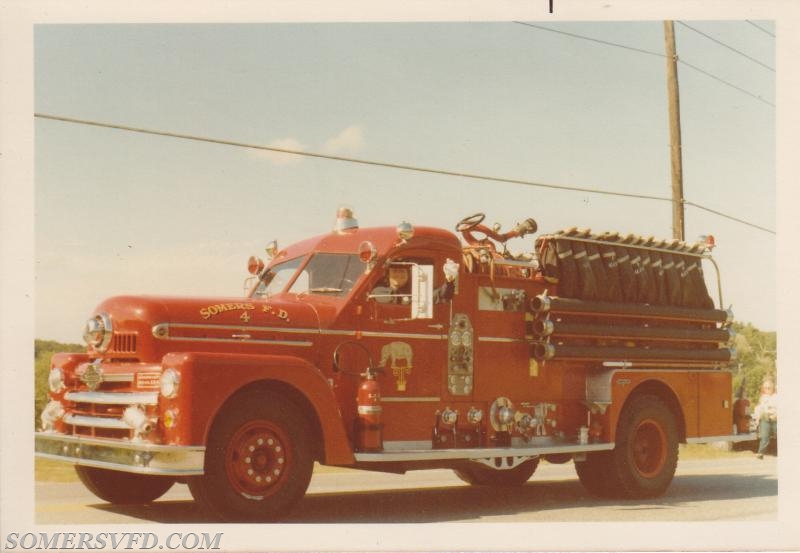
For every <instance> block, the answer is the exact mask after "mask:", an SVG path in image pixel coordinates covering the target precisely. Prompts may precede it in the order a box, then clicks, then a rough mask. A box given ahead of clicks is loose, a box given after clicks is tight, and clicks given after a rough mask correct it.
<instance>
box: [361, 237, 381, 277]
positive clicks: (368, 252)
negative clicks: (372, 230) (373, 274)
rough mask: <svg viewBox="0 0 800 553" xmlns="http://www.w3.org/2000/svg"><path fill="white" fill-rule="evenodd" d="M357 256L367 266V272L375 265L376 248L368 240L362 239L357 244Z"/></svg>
mask: <svg viewBox="0 0 800 553" xmlns="http://www.w3.org/2000/svg"><path fill="white" fill-rule="evenodd" d="M358 258H359V259H360V260H361V262H362V263H364V264H365V265H366V266H367V272H369V271H371V270H372V268H373V267H374V266H375V260H376V259H377V258H378V248H376V247H375V244H373V243H372V242H370V241H369V240H364V241H363V242H361V244H359V245H358Z"/></svg>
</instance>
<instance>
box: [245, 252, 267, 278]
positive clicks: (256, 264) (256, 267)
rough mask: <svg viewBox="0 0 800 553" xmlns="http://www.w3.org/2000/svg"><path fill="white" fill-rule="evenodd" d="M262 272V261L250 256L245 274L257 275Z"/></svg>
mask: <svg viewBox="0 0 800 553" xmlns="http://www.w3.org/2000/svg"><path fill="white" fill-rule="evenodd" d="M263 270H264V261H263V260H262V259H261V258H260V257H256V256H254V255H253V256H250V259H248V260H247V272H248V273H250V274H251V275H259V274H260V273H261V271H263Z"/></svg>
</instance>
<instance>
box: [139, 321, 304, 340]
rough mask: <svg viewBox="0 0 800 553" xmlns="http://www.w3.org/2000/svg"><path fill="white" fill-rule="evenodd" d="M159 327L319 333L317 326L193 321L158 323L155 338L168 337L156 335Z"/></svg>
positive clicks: (167, 328)
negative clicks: (202, 322) (217, 323)
mask: <svg viewBox="0 0 800 553" xmlns="http://www.w3.org/2000/svg"><path fill="white" fill-rule="evenodd" d="M159 328H165V329H166V330H167V333H169V330H170V329H171V328H187V329H191V330H238V331H240V332H241V331H254V330H256V331H261V332H283V333H285V334H310V333H312V334H319V329H317V328H282V327H272V326H250V325H213V324H193V323H160V324H157V325H154V326H153V334H154V336H155V337H156V338H170V336H169V334H167V335H166V336H158V335H157V334H156V333H155V331H156V330H157V329H159Z"/></svg>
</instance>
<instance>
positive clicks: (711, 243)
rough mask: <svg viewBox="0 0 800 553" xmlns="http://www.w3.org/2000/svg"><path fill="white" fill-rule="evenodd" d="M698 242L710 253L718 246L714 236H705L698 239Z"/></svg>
mask: <svg viewBox="0 0 800 553" xmlns="http://www.w3.org/2000/svg"><path fill="white" fill-rule="evenodd" d="M697 242H698V243H699V244H702V245H703V246H705V248H706V251H709V252H710V251H711V250H713V249H714V247H716V245H717V243H716V241H715V240H714V236H713V235H711V234H708V235H706V234H703V235H702V236H700V237H699V238H698V239H697Z"/></svg>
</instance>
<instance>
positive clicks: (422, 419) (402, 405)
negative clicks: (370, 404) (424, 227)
mask: <svg viewBox="0 0 800 553" xmlns="http://www.w3.org/2000/svg"><path fill="white" fill-rule="evenodd" d="M441 266H442V262H441V261H439V260H437V259H435V258H431V257H430V256H428V257H414V256H408V255H406V256H404V257H403V258H398V259H393V260H390V261H389V263H388V264H386V265H384V266H383V267H379V268H376V269H375V270H374V273H375V274H374V276H373V280H372V283H371V286H370V292H369V294H368V296H367V300H366V303H365V305H364V308H365V312H364V313H363V314H362V317H361V319H362V324H361V340H362V343H364V345H366V346H367V347H368V349H369V350H370V352H371V353H372V356H373V359H374V360H375V363H376V364H377V365H378V366H379V367H380V368H381V369H382V372H381V373H380V374H379V375H378V382H379V384H380V389H381V403H382V405H383V423H384V435H383V437H384V441H414V442H419V441H425V442H429V440H430V439H431V431H432V428H433V427H434V425H435V418H436V413H437V411H438V410H439V408H440V406H439V404H440V402H441V401H442V388H443V379H442V375H443V374H444V373H445V372H446V371H447V353H448V340H447V328H448V324H449V318H450V302H449V301H447V300H442V299H440V298H439V299H437V298H434V297H433V295H431V296H430V297H428V298H424V297H423V301H422V302H421V303H423V304H424V303H426V302H430V303H429V304H427V305H418V304H415V303H414V302H415V300H418V299H419V298H420V294H422V296H424V295H425V294H431V293H432V291H433V290H434V289H435V288H436V285H440V286H441V284H442V283H443V281H444V277H443V275H442V267H441ZM400 268H406V269H408V271H409V280H411V279H414V282H407V283H405V286H403V287H401V288H399V289H398V288H396V285H397V284H398V281H397V279H396V278H393V279H392V282H390V274H389V273H390V271H392V272H398V270H399V269H400ZM437 273H438V274H437ZM420 275H424V278H428V279H432V286H429V285H426V284H425V283H424V282H419V281H418V280H417V279H418V278H420ZM440 280H441V281H442V283H440V282H439V281H440ZM419 289H424V290H423V291H422V292H420V290H419Z"/></svg>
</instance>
